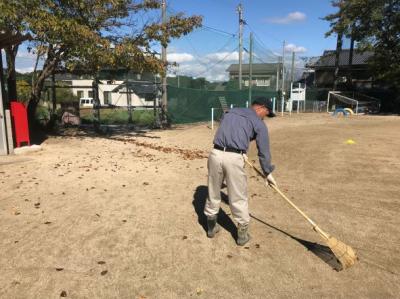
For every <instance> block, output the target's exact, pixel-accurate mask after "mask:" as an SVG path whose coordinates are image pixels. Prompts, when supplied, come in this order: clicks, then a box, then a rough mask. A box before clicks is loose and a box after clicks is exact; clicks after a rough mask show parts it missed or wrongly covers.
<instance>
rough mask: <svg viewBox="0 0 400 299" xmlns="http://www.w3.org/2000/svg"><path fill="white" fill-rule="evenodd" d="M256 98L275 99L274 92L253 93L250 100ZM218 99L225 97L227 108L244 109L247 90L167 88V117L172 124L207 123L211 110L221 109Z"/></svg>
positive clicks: (247, 96)
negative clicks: (231, 106)
mask: <svg viewBox="0 0 400 299" xmlns="http://www.w3.org/2000/svg"><path fill="white" fill-rule="evenodd" d="M257 96H264V97H267V98H273V97H276V92H273V91H258V90H257V91H253V92H252V99H254V98H255V97H257ZM219 97H225V100H226V103H227V104H228V107H229V106H230V105H233V107H246V102H247V101H248V100H249V91H248V89H245V90H229V91H210V90H202V89H191V88H178V87H173V86H168V115H169V117H170V120H171V122H172V123H174V124H183V123H194V122H202V121H209V120H210V119H211V108H221V104H220V101H219ZM249 105H250V103H249Z"/></svg>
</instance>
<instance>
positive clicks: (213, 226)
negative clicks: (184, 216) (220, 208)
mask: <svg viewBox="0 0 400 299" xmlns="http://www.w3.org/2000/svg"><path fill="white" fill-rule="evenodd" d="M217 232H219V225H218V223H217V215H214V216H207V237H209V238H214V237H215V234H216V233H217Z"/></svg>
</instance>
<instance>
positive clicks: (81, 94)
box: [76, 90, 85, 99]
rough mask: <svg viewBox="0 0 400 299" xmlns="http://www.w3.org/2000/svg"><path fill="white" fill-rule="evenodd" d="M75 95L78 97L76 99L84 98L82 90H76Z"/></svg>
mask: <svg viewBox="0 0 400 299" xmlns="http://www.w3.org/2000/svg"><path fill="white" fill-rule="evenodd" d="M76 94H77V96H78V99H80V98H83V97H85V94H84V92H83V90H78V91H77V92H76Z"/></svg>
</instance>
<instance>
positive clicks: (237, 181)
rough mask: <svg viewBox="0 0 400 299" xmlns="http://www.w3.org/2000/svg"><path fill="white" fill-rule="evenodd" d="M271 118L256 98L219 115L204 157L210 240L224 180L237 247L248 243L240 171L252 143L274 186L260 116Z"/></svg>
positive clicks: (268, 104) (268, 105)
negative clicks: (214, 132)
mask: <svg viewBox="0 0 400 299" xmlns="http://www.w3.org/2000/svg"><path fill="white" fill-rule="evenodd" d="M266 116H268V117H274V116H275V114H274V113H273V111H272V101H270V100H268V99H267V98H264V97H258V98H256V99H255V100H254V101H253V102H252V105H251V108H234V109H231V110H229V112H227V113H225V114H224V115H223V118H222V120H221V123H220V126H219V128H218V131H217V133H216V134H215V137H214V149H213V150H212V151H211V153H210V155H209V157H208V198H207V201H206V205H205V207H204V214H205V215H206V216H207V236H208V237H209V238H213V237H214V236H215V234H216V233H217V232H218V231H219V225H218V224H217V215H218V212H219V209H220V203H221V185H222V183H223V181H224V179H225V180H226V184H227V188H228V197H229V205H230V209H231V212H232V215H233V218H234V220H235V221H236V222H237V223H238V238H237V241H236V242H237V244H238V245H240V246H243V245H244V244H246V243H247V242H248V241H249V240H250V235H249V233H248V227H249V222H250V215H249V202H248V198H247V178H246V172H245V170H244V164H245V160H244V157H243V154H246V152H247V150H248V148H249V143H250V141H252V140H254V139H255V140H256V143H257V148H258V156H259V159H260V164H261V168H262V170H263V172H264V174H265V175H266V180H267V183H268V184H272V185H276V182H275V180H274V178H273V176H272V171H273V170H274V166H273V165H272V164H271V154H270V148H269V137H268V130H267V127H266V125H265V123H264V121H263V119H264V117H266Z"/></svg>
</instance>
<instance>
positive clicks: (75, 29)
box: [0, 0, 202, 120]
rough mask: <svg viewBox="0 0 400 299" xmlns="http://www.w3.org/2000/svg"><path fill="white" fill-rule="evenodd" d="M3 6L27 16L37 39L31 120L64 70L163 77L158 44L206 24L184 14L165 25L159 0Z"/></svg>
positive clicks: (2, 2) (24, 1) (34, 1)
mask: <svg viewBox="0 0 400 299" xmlns="http://www.w3.org/2000/svg"><path fill="white" fill-rule="evenodd" d="M2 8H6V9H5V10H4V12H6V14H7V13H9V14H10V15H11V16H15V12H16V11H18V12H19V14H21V15H22V18H21V19H20V20H19V22H20V23H21V21H22V23H23V24H24V28H23V29H24V30H26V31H27V32H29V33H30V34H31V36H32V38H33V41H34V42H33V45H34V48H35V53H36V55H37V60H36V63H35V67H34V72H33V78H32V90H31V99H30V101H29V105H28V115H29V118H30V120H33V119H34V115H35V110H36V107H37V104H38V102H39V100H40V95H41V92H42V90H43V87H44V82H45V79H46V78H48V77H49V76H50V75H51V74H52V73H54V72H55V71H57V70H58V69H66V70H69V71H77V70H79V71H82V72H85V73H92V74H95V73H96V72H97V71H98V70H100V69H101V68H103V67H107V68H113V67H125V68H128V69H133V70H135V71H138V72H142V71H151V72H161V73H162V72H164V71H165V68H166V66H165V65H163V63H162V62H161V60H160V59H159V57H158V54H157V53H156V52H155V51H154V48H155V47H157V44H160V43H161V44H163V45H166V44H168V43H169V42H170V40H171V38H178V37H180V36H181V35H184V34H187V33H189V32H190V31H192V30H193V29H194V28H195V27H198V26H200V25H201V21H202V19H201V17H199V16H190V17H186V16H184V15H183V14H181V13H179V14H176V15H172V16H170V18H169V20H168V22H167V23H166V24H161V22H160V18H159V17H158V16H159V14H158V13H157V11H156V10H157V9H159V8H160V1H157V0H142V1H132V0H86V1H76V0H0V9H2ZM6 16H7V15H6ZM8 17H9V16H8ZM2 18H3V19H5V16H3V11H2V14H1V16H0V19H2ZM3 23H4V22H3ZM0 24H2V22H1V21H0ZM0 29H1V27H0ZM40 61H42V67H41V68H40V69H39V67H38V66H39V65H40Z"/></svg>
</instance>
